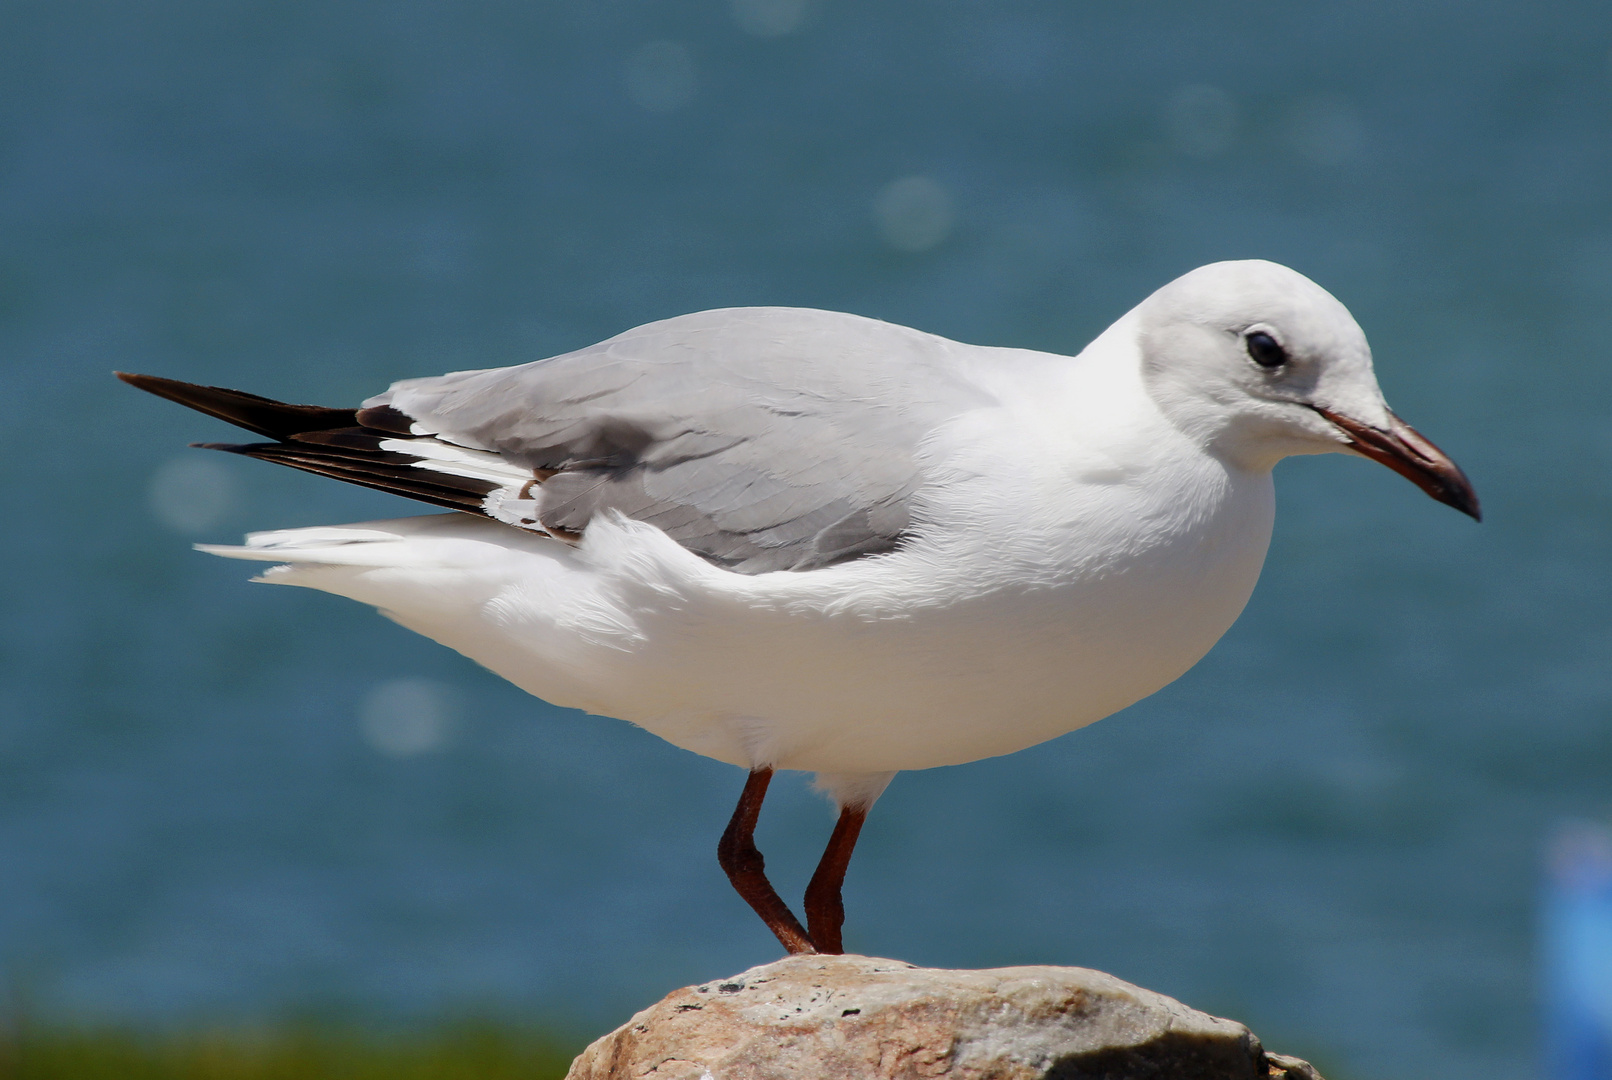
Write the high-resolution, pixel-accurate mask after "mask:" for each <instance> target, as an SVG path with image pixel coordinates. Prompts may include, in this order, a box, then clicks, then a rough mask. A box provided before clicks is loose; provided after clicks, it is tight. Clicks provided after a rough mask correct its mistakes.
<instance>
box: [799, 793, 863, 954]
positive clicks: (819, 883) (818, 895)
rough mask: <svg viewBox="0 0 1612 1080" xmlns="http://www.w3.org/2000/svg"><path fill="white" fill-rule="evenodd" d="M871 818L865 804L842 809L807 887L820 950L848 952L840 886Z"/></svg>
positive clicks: (809, 915)
mask: <svg viewBox="0 0 1612 1080" xmlns="http://www.w3.org/2000/svg"><path fill="white" fill-rule="evenodd" d="M867 817H868V808H867V807H866V806H847V807H844V808H843V809H841V810H840V818H839V820H838V821H836V822H835V823H834V833H833V835H831V836H830V837H829V838H828V847H826V848H824V849H823V858H822V859H821V861H819V862H818V864H817V870H816V872H815V873H813V874H812V880H811V883H810V884H809V885H807V886H806V925H807V926H809V927H811V936H812V941H814V942H816V944H817V951H818V952H823V953H831V954H834V955H838V954H840V953H842V952H844V951H845V949H844V948H843V947H842V945H841V942H840V927H841V926H843V925H844V924H845V902H844V901H843V900H841V899H840V886H841V885H843V884H845V868H846V867H847V866H849V865H851V851H852V850H853V849H854V848H855V847H856V838H857V836H858V835H860V834H861V832H862V822H864V821H866V820H867Z"/></svg>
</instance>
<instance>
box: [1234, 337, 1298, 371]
mask: <svg viewBox="0 0 1612 1080" xmlns="http://www.w3.org/2000/svg"><path fill="white" fill-rule="evenodd" d="M1243 340H1244V341H1245V342H1246V343H1247V345H1248V355H1249V356H1251V357H1253V358H1254V363H1256V364H1258V365H1259V366H1260V367H1262V368H1278V367H1281V366H1282V365H1283V364H1285V363H1287V350H1286V349H1284V348H1282V346H1281V345H1280V344H1279V343H1278V342H1277V340H1276V339H1275V338H1273V337H1271V336H1270V335H1269V334H1267V333H1266V332H1265V331H1263V330H1255V331H1254V332H1253V333H1252V334H1249V335H1248V336H1247V337H1246V338H1244V339H1243Z"/></svg>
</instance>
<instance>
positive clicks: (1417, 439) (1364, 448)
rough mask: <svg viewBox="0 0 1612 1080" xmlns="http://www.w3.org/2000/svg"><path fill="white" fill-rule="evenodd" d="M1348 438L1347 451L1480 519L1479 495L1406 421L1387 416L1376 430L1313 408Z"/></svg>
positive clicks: (1481, 515)
mask: <svg viewBox="0 0 1612 1080" xmlns="http://www.w3.org/2000/svg"><path fill="white" fill-rule="evenodd" d="M1311 408H1313V409H1314V410H1315V411H1316V412H1318V413H1320V414H1321V415H1322V416H1324V417H1326V418H1327V419H1328V420H1330V421H1331V422H1332V423H1333V424H1335V425H1337V427H1338V428H1339V430H1341V431H1342V432H1343V433H1344V434H1345V435H1347V436H1348V437H1349V449H1351V450H1354V451H1355V452H1356V453H1360V454H1364V455H1365V456H1366V457H1369V458H1371V460H1373V461H1380V462H1382V463H1383V464H1384V465H1386V466H1388V467H1389V468H1390V469H1393V470H1394V471H1395V472H1397V473H1398V474H1399V475H1401V476H1403V477H1405V478H1406V479H1407V480H1409V481H1410V482H1411V483H1413V484H1415V485H1416V486H1417V487H1419V488H1421V489H1422V490H1423V491H1425V492H1427V493H1428V494H1429V495H1431V496H1433V498H1435V499H1437V500H1438V501H1439V502H1441V503H1445V504H1447V505H1449V506H1453V507H1455V508H1456V509H1457V510H1459V511H1461V513H1463V514H1466V515H1467V516H1469V517H1471V518H1472V520H1474V521H1482V520H1483V511H1482V510H1481V509H1479V507H1478V493H1477V492H1475V491H1473V490H1472V484H1471V482H1470V481H1468V480H1467V478H1466V474H1465V473H1463V472H1462V471H1461V469H1460V467H1459V466H1458V465H1456V463H1455V462H1453V461H1451V460H1450V459H1449V456H1448V455H1446V454H1445V453H1444V451H1442V450H1440V449H1439V448H1438V447H1436V446H1434V445H1433V444H1432V443H1431V442H1429V441H1428V440H1427V439H1425V438H1423V437H1422V435H1421V433H1420V432H1418V431H1417V430H1416V429H1415V428H1413V427H1411V426H1410V425H1409V424H1407V423H1405V421H1403V420H1401V419H1400V418H1399V417H1397V416H1395V415H1394V414H1393V413H1392V412H1390V413H1389V414H1388V429H1387V430H1386V431H1385V430H1383V429H1382V428H1375V427H1372V426H1371V425H1369V424H1362V423H1361V422H1360V421H1359V420H1354V419H1351V418H1350V417H1347V416H1345V415H1343V414H1342V413H1337V412H1333V411H1332V410H1331V409H1324V408H1322V407H1321V406H1319V405H1312V406H1311Z"/></svg>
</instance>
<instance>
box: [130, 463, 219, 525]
mask: <svg viewBox="0 0 1612 1080" xmlns="http://www.w3.org/2000/svg"><path fill="white" fill-rule="evenodd" d="M147 494H148V496H149V503H150V506H151V512H152V514H153V515H155V516H156V519H157V520H158V521H160V522H162V523H163V524H164V525H166V526H167V527H168V528H170V529H172V530H173V531H174V532H177V533H182V534H184V535H187V536H190V535H194V534H196V533H201V532H205V531H207V530H208V529H210V528H212V527H213V526H215V525H217V524H218V523H219V522H221V521H223V520H224V518H225V517H227V516H228V515H229V512H230V511H231V510H232V509H233V508H234V506H235V478H234V477H233V476H231V475H230V471H229V469H228V468H226V467H225V465H224V463H223V462H221V461H218V460H215V459H214V458H213V457H204V456H202V455H200V454H190V455H187V456H185V457H176V458H173V459H171V460H169V461H167V462H165V463H163V464H162V465H161V466H160V467H159V468H158V469H157V471H156V472H155V473H153V474H152V475H151V485H150V487H149V488H148V489H147Z"/></svg>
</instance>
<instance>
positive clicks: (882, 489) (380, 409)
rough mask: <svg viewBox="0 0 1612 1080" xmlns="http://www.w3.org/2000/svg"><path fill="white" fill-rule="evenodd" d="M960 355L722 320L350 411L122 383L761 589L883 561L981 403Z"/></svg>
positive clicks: (627, 337)
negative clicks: (671, 551) (745, 579)
mask: <svg viewBox="0 0 1612 1080" xmlns="http://www.w3.org/2000/svg"><path fill="white" fill-rule="evenodd" d="M954 349H955V346H954V345H953V343H952V342H950V341H947V340H946V339H944V338H938V337H934V336H932V335H929V334H923V333H920V332H918V331H915V330H909V329H906V328H904V327H898V326H893V325H891V324H888V323H882V322H877V321H875V320H871V319H863V318H859V317H857V316H853V315H843V314H837V313H833V312H824V311H813V310H809V309H796V308H735V309H726V310H720V311H708V312H700V313H698V314H694V315H684V316H680V317H678V318H675V319H669V320H666V321H664V322H658V323H650V324H648V325H646V326H642V327H639V328H637V329H635V330H630V331H628V332H627V333H625V334H622V335H620V336H618V337H615V338H611V339H610V340H608V341H605V342H601V343H600V344H598V345H595V346H592V347H590V348H587V349H583V350H579V351H578V352H574V353H568V354H565V355H563V356H557V357H553V358H550V359H546V360H539V361H536V362H534V363H529V364H522V365H519V366H516V367H509V368H497V369H489V370H485V371H468V372H457V373H454V374H450V375H442V376H436V377H432V378H424V379H410V380H406V381H404V382H400V383H396V384H394V385H393V387H392V388H391V389H390V390H388V391H387V392H386V393H384V394H381V395H378V396H377V397H374V398H371V399H369V400H368V401H366V402H365V403H364V407H363V408H361V409H357V410H338V409H320V408H317V407H314V406H292V405H281V404H280V403H277V402H271V401H268V399H264V398H258V397H256V396H254V395H248V394H241V393H239V392H237V391H226V390H219V389H216V388H211V387H193V386H191V385H190V384H186V383H174V382H172V381H171V380H158V379H152V378H151V377H149V376H124V378H126V379H127V380H128V381H130V382H133V383H134V384H135V385H137V386H140V387H141V388H142V389H146V390H150V391H152V392H153V393H158V394H161V395H162V396H164V397H169V398H171V399H173V400H177V401H180V402H181V403H183V404H187V405H190V406H191V407H192V408H197V409H200V410H201V411H203V412H208V413H210V414H211V415H214V416H219V417H220V418H222V419H225V420H229V421H230V422H232V423H236V424H239V425H240V426H242V427H246V428H248V429H249V430H252V431H256V432H258V433H259V434H263V435H267V436H269V437H270V438H272V439H274V440H276V441H274V442H271V443H257V444H250V445H245V446H223V445H221V446H218V447H217V448H218V449H227V450H232V451H234V452H237V453H243V454H247V455H249V456H252V457H259V458H264V459H266V460H272V461H278V462H280V463H281V464H285V465H291V466H293V467H295V468H300V469H305V470H307V471H310V472H315V473H319V474H321V475H326V476H332V477H335V478H337V479H342V480H347V481H349V482H352V483H358V484H363V485H365V486H369V487H377V488H381V489H382V490H387V491H393V492H395V493H397V494H401V495H407V496H409V497H412V498H416V499H421V500H423V501H426V502H432V503H435V504H437V505H440V506H447V507H451V508H453V509H459V510H466V511H470V512H474V513H481V514H485V515H486V516H488V517H492V518H495V519H496V520H499V521H503V522H505V523H507V524H510V525H512V526H515V527H518V528H523V529H528V530H532V531H536V532H542V533H547V534H548V535H551V536H554V537H557V538H559V539H561V540H566V541H572V542H574V541H576V540H578V539H579V538H580V537H581V535H582V534H583V533H584V532H585V531H586V529H587V526H588V523H589V522H590V521H591V520H593V518H594V517H595V516H596V515H598V514H600V513H604V512H608V511H615V512H619V513H621V514H624V515H626V516H628V517H631V518H635V519H637V520H640V521H645V522H648V523H650V524H653V525H656V526H658V527H659V528H661V529H662V530H664V531H665V532H666V533H667V534H668V535H669V536H671V537H672V538H673V539H675V540H676V541H677V542H679V543H680V544H682V545H683V546H685V547H687V548H688V549H689V550H691V551H693V552H695V553H696V554H698V555H700V556H701V557H703V558H705V559H707V560H709V561H711V562H713V563H716V564H718V565H721V566H725V567H728V568H731V569H733V570H736V571H739V572H742V573H760V572H763V571H769V570H785V569H789V570H807V569H812V568H815V567H819V566H826V565H830V564H832V563H835V562H840V561H843V560H845V559H850V558H855V557H858V556H862V555H868V554H874V553H877V552H881V551H888V550H891V549H892V548H893V547H895V546H896V544H897V543H898V542H899V541H900V539H901V538H902V536H903V535H904V533H905V532H906V531H907V530H908V528H909V527H910V525H911V515H910V501H911V498H912V495H913V492H914V491H915V490H916V488H917V486H918V484H919V480H920V477H919V473H918V458H919V452H920V448H921V446H922V443H923V440H924V438H925V437H926V436H927V435H928V434H929V433H930V432H931V431H933V430H934V429H935V428H936V427H937V426H938V425H939V424H940V423H942V422H943V421H944V420H946V419H947V418H949V417H951V416H955V415H957V414H958V413H960V412H963V411H966V410H968V409H971V408H975V407H979V406H981V405H984V404H988V398H987V396H986V395H985V393H984V392H983V391H982V390H981V389H979V388H978V387H977V386H976V385H975V384H973V383H972V382H971V381H969V380H968V379H966V378H965V377H964V376H963V375H962V373H961V372H960V371H959V370H958V368H957V366H956V364H955V362H954V355H955V354H954Z"/></svg>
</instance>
